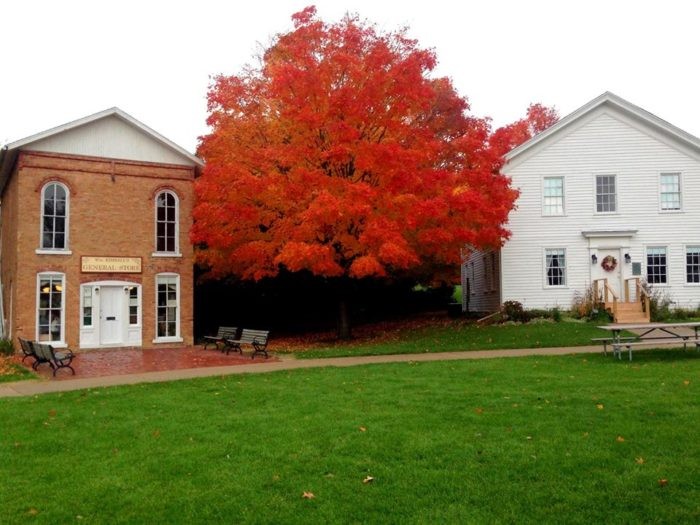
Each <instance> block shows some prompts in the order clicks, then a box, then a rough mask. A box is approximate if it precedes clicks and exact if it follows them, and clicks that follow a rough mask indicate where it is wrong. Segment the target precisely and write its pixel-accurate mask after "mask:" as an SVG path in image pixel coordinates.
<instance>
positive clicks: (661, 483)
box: [659, 478, 668, 487]
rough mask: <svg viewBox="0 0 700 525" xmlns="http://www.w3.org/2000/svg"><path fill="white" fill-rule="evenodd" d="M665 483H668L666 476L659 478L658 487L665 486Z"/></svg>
mask: <svg viewBox="0 0 700 525" xmlns="http://www.w3.org/2000/svg"><path fill="white" fill-rule="evenodd" d="M666 485H668V480H667V479H666V478H661V479H660V480H659V487H665V486H666Z"/></svg>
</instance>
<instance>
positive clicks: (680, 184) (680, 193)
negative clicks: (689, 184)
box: [658, 171, 683, 214]
mask: <svg viewBox="0 0 700 525" xmlns="http://www.w3.org/2000/svg"><path fill="white" fill-rule="evenodd" d="M664 175H667V176H668V175H676V176H677V177H678V208H670V209H668V210H665V209H664V208H663V202H662V200H661V193H662V192H661V189H662V187H661V186H662V185H661V178H662V177H663V176H664ZM658 181H659V187H658V189H659V191H658V197H659V213H663V214H666V213H683V176H682V175H681V172H680V171H661V172H659V178H658Z"/></svg>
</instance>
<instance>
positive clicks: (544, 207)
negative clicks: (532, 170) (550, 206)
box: [542, 175, 566, 217]
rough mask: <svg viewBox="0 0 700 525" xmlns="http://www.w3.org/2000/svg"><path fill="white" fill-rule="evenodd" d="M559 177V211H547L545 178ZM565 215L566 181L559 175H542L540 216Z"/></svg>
mask: <svg viewBox="0 0 700 525" xmlns="http://www.w3.org/2000/svg"><path fill="white" fill-rule="evenodd" d="M552 179H561V213H559V212H557V213H548V212H547V205H546V204H545V201H546V198H547V196H546V195H545V186H546V181H547V180H552ZM564 215H566V181H565V180H564V177H563V176H561V175H556V176H551V177H550V176H547V177H542V216H543V217H562V216H564Z"/></svg>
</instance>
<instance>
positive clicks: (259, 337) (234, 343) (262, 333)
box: [226, 328, 270, 359]
mask: <svg viewBox="0 0 700 525" xmlns="http://www.w3.org/2000/svg"><path fill="white" fill-rule="evenodd" d="M269 336H270V331H269V330H251V329H249V328H244V329H243V330H241V335H240V337H239V338H238V339H226V354H227V355H228V353H229V352H230V351H231V350H235V351H238V353H240V354H241V355H243V345H250V346H252V347H253V355H251V356H250V358H251V359H255V354H264V355H265V358H268V357H269V355H268V353H267V341H268V338H269Z"/></svg>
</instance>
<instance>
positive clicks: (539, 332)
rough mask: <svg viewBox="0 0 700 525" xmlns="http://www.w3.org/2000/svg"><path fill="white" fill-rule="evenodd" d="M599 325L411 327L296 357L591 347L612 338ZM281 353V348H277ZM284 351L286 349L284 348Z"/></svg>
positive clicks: (450, 324)
mask: <svg viewBox="0 0 700 525" xmlns="http://www.w3.org/2000/svg"><path fill="white" fill-rule="evenodd" d="M598 324H599V323H583V322H573V321H563V322H559V323H552V322H542V323H528V324H523V325H513V324H510V325H509V324H501V325H498V324H497V325H488V326H481V325H477V324H474V323H464V322H461V321H448V322H444V323H441V324H439V325H435V326H423V327H419V328H414V327H410V328H407V329H403V330H396V331H393V332H390V333H387V334H386V336H385V337H379V338H374V339H370V340H368V341H363V340H359V341H351V342H349V343H343V342H332V343H331V344H323V343H320V344H316V345H314V346H312V347H310V348H308V349H305V350H302V351H295V352H294V354H295V355H296V356H297V357H299V358H302V359H309V358H316V357H344V356H351V355H384V354H416V353H426V352H451V351H465V350H493V349H505V348H545V347H554V346H581V345H590V344H592V343H591V339H592V338H595V337H610V333H609V332H606V331H604V330H601V329H599V328H597V325H598ZM275 349H276V350H279V349H280V348H277V347H276V348H275ZM281 349H282V350H284V346H283V345H282V347H281Z"/></svg>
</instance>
